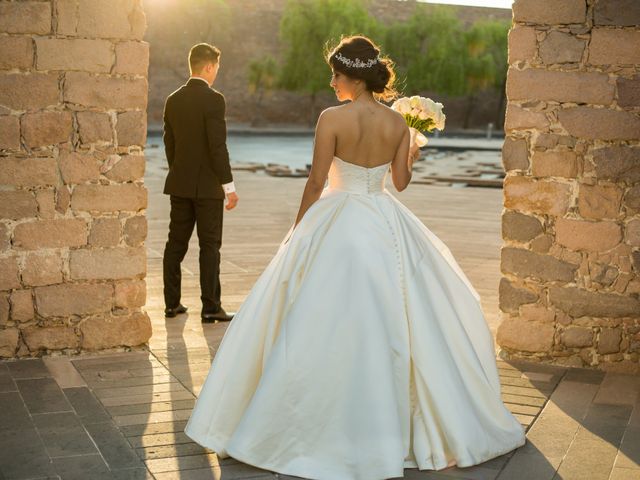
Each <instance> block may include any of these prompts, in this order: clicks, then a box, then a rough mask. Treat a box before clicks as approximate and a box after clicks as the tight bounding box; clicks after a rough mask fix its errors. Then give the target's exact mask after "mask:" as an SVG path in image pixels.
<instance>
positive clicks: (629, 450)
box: [615, 426, 640, 478]
mask: <svg viewBox="0 0 640 480" xmlns="http://www.w3.org/2000/svg"><path fill="white" fill-rule="evenodd" d="M615 467H619V468H631V469H635V470H636V475H638V478H640V427H631V426H628V427H627V429H626V430H625V432H624V437H623V438H622V444H621V445H620V451H619V452H618V456H617V458H616V461H615Z"/></svg>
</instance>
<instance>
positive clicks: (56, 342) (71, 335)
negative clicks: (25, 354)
mask: <svg viewBox="0 0 640 480" xmlns="http://www.w3.org/2000/svg"><path fill="white" fill-rule="evenodd" d="M22 336H23V338H24V342H25V343H26V344H27V348H29V350H30V351H31V352H37V351H39V350H63V349H66V348H73V349H75V348H78V345H79V343H80V339H79V338H78V335H77V334H76V332H75V329H74V328H73V327H66V326H56V327H28V328H25V329H24V330H22Z"/></svg>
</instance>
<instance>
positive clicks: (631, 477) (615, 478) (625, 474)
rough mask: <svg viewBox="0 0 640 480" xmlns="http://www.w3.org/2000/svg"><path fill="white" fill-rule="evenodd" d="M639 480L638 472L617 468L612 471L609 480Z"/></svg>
mask: <svg viewBox="0 0 640 480" xmlns="http://www.w3.org/2000/svg"><path fill="white" fill-rule="evenodd" d="M638 478H640V475H638V470H634V469H629V468H619V467H615V468H614V469H613V470H612V471H611V476H610V477H609V480H638Z"/></svg>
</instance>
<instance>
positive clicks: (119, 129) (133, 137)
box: [116, 111, 147, 147]
mask: <svg viewBox="0 0 640 480" xmlns="http://www.w3.org/2000/svg"><path fill="white" fill-rule="evenodd" d="M116 133H117V135H118V145H119V146H121V147H122V146H129V145H142V146H144V144H145V143H146V142H147V115H146V113H145V112H142V111H131V112H123V113H119V114H118V122H117V123H116Z"/></svg>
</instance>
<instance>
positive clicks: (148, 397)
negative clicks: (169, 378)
mask: <svg viewBox="0 0 640 480" xmlns="http://www.w3.org/2000/svg"><path fill="white" fill-rule="evenodd" d="M194 398H195V397H194V396H193V394H192V393H191V392H189V391H185V390H174V391H170V392H156V393H153V394H144V395H129V396H123V397H107V398H103V399H102V400H101V401H102V404H103V405H104V406H105V407H115V406H120V405H137V404H141V403H142V404H147V403H160V402H167V401H171V400H193V399H194Z"/></svg>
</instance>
